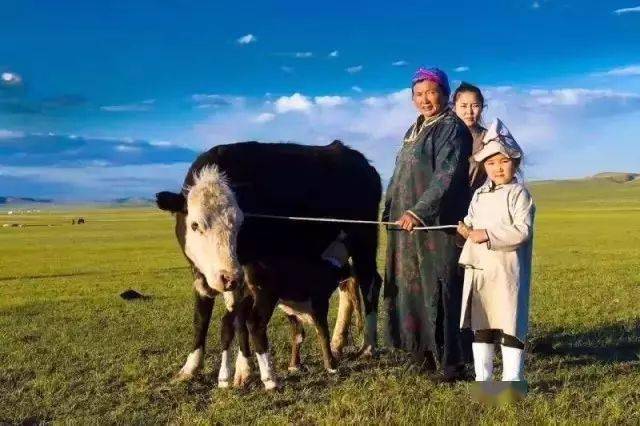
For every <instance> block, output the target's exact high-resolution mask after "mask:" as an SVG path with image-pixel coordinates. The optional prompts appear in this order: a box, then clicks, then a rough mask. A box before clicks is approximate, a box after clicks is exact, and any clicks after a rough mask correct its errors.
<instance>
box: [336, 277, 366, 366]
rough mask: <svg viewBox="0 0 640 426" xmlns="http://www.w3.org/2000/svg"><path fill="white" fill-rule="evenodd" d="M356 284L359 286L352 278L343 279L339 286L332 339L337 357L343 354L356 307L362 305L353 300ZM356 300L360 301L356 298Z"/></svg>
mask: <svg viewBox="0 0 640 426" xmlns="http://www.w3.org/2000/svg"><path fill="white" fill-rule="evenodd" d="M354 286H357V283H356V282H355V280H353V279H351V278H349V279H348V280H344V281H342V282H341V283H340V285H339V286H338V295H339V299H338V316H337V318H336V324H335V327H334V328H333V337H332V339H331V351H332V352H333V355H334V356H335V357H336V358H340V357H341V356H342V350H343V349H344V347H345V345H346V344H347V340H348V338H349V325H350V324H351V317H352V316H353V311H354V308H355V307H360V304H359V303H354V301H353V300H352V299H353V297H352V294H353V291H354ZM355 290H356V291H359V290H358V288H357V287H355ZM356 302H358V301H357V300H356Z"/></svg>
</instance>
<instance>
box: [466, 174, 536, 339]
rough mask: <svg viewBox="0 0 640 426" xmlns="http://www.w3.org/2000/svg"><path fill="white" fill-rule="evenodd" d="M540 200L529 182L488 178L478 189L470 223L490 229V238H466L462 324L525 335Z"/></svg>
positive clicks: (474, 327) (472, 202) (471, 207)
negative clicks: (500, 181)
mask: <svg viewBox="0 0 640 426" xmlns="http://www.w3.org/2000/svg"><path fill="white" fill-rule="evenodd" d="M534 215H535V205H534V203H533V200H532V198H531V195H530V194H529V191H527V189H526V188H525V187H524V185H522V184H520V183H518V182H515V183H510V184H506V185H497V186H496V185H494V184H493V182H491V181H487V183H485V184H484V185H483V186H481V187H480V188H478V190H477V191H476V192H475V194H474V195H473V199H472V200H471V204H470V206H469V214H468V215H467V216H466V217H465V218H464V222H465V224H467V226H471V227H473V228H474V229H486V230H487V234H488V236H489V241H488V242H487V243H483V244H475V243H473V242H472V241H471V240H467V241H466V242H465V245H464V248H463V249H462V254H461V255H460V261H459V263H460V264H461V265H462V266H463V267H464V268H465V280H464V289H463V296H462V316H461V320H460V327H471V328H472V329H473V330H482V329H501V330H502V331H503V332H504V333H506V334H510V335H512V336H515V337H517V338H518V339H519V340H521V341H522V342H524V341H525V339H526V335H527V329H528V319H529V290H530V282H531V249H532V245H533V220H534Z"/></svg>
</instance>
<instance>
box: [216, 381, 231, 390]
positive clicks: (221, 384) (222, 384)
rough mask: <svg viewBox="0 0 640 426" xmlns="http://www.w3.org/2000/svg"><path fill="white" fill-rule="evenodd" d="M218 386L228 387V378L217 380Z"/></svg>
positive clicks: (221, 387)
mask: <svg viewBox="0 0 640 426" xmlns="http://www.w3.org/2000/svg"><path fill="white" fill-rule="evenodd" d="M218 387H219V388H220V389H226V388H228V387H229V381H228V380H218Z"/></svg>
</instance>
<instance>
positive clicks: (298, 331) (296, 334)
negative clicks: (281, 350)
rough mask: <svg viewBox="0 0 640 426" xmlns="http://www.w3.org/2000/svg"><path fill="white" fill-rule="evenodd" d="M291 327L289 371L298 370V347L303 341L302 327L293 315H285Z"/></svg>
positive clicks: (299, 363)
mask: <svg viewBox="0 0 640 426" xmlns="http://www.w3.org/2000/svg"><path fill="white" fill-rule="evenodd" d="M287 318H288V319H289V324H290V325H291V361H289V371H292V372H293V371H298V370H300V365H301V362H300V346H302V342H303V341H304V327H303V326H302V323H301V322H300V320H298V318H297V317H296V316H295V315H287Z"/></svg>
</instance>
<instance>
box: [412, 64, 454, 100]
mask: <svg viewBox="0 0 640 426" xmlns="http://www.w3.org/2000/svg"><path fill="white" fill-rule="evenodd" d="M424 80H428V81H433V82H434V83H436V84H437V85H438V86H440V88H441V89H442V92H443V93H444V94H445V96H447V97H449V95H450V94H451V88H450V87H449V77H447V74H445V72H444V71H442V70H441V69H439V68H422V67H420V68H418V70H417V71H416V72H415V74H413V78H412V79H411V86H412V87H413V86H415V85H416V83H419V82H421V81H424Z"/></svg>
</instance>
